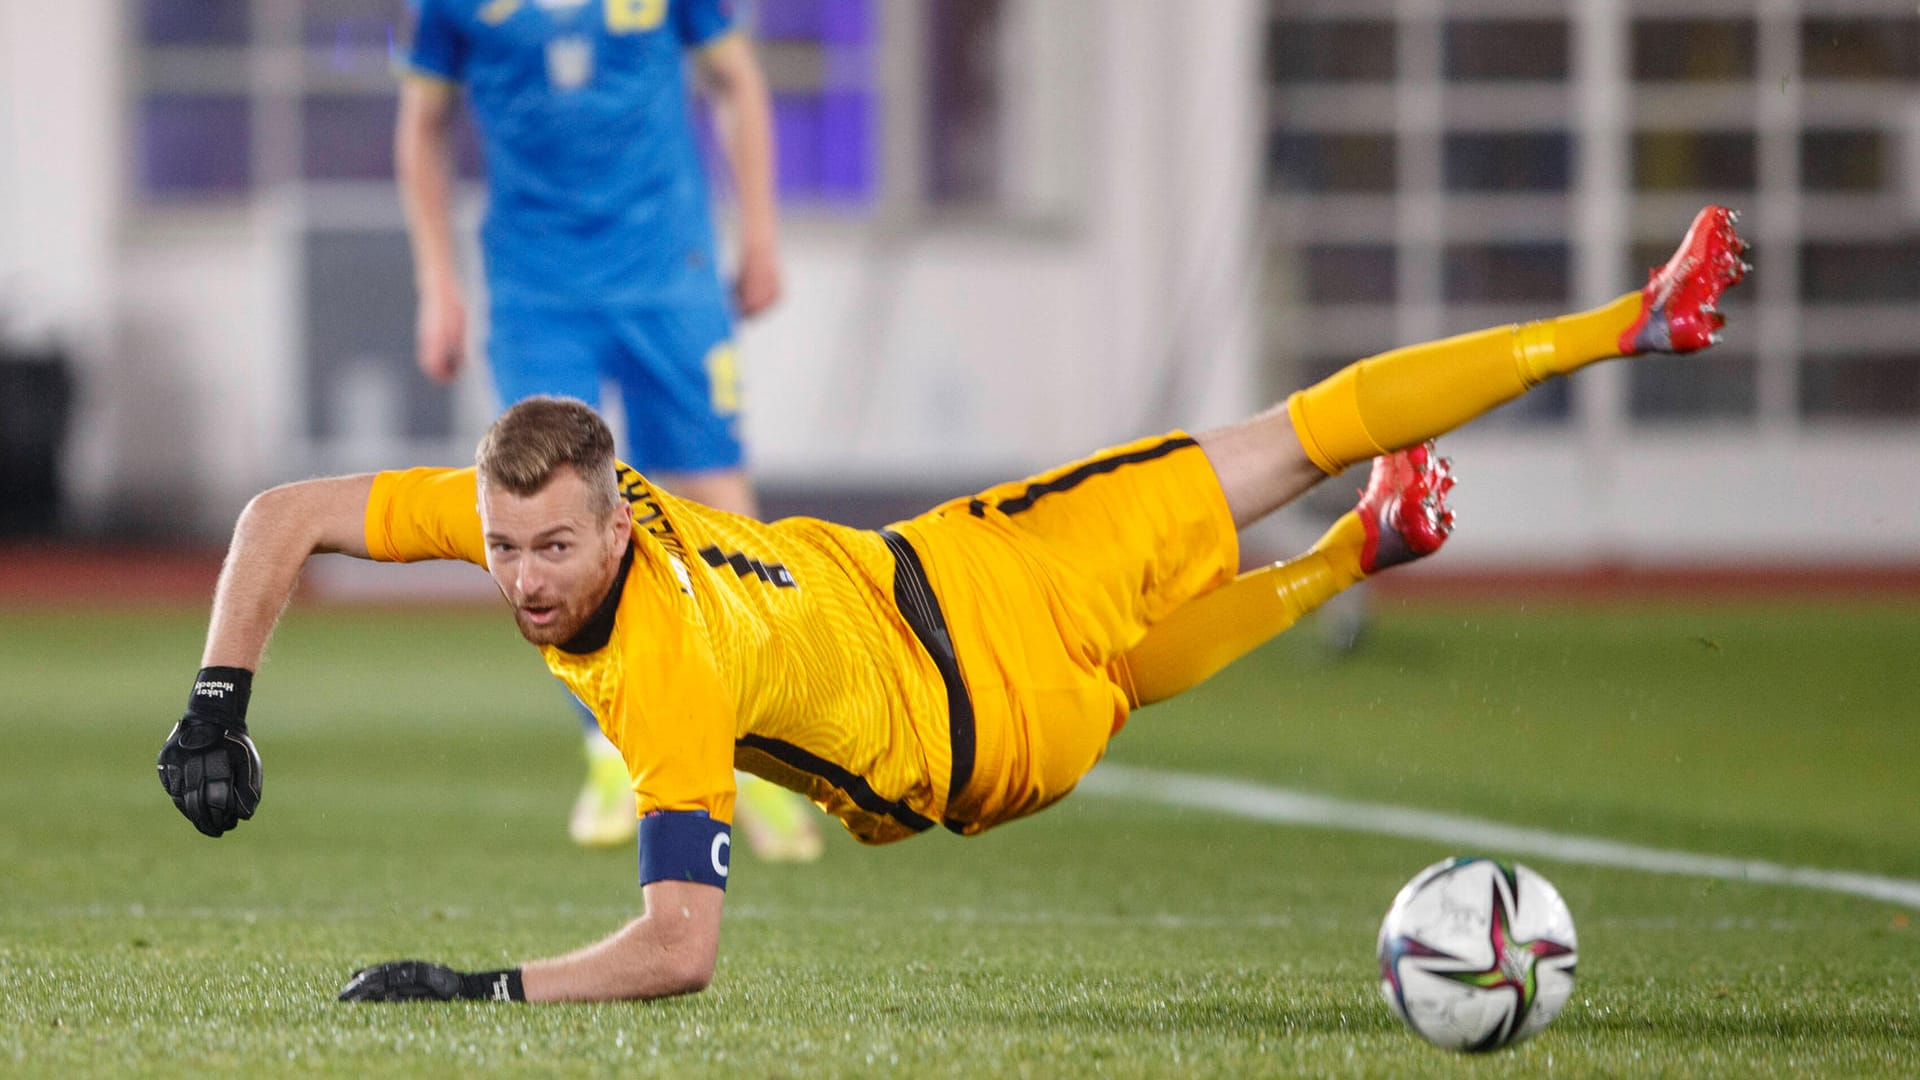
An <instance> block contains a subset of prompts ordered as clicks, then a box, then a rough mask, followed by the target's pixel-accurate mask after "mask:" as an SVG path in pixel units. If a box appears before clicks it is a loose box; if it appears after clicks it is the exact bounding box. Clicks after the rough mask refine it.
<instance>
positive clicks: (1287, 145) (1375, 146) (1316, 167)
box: [1267, 131, 1398, 192]
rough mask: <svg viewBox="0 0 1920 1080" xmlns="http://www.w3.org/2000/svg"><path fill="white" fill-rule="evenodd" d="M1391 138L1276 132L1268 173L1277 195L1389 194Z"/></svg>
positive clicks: (1393, 180) (1392, 179) (1393, 177)
mask: <svg viewBox="0 0 1920 1080" xmlns="http://www.w3.org/2000/svg"><path fill="white" fill-rule="evenodd" d="M1393 147H1394V139H1393V136H1392V135H1391V134H1385V133H1378V134H1358V133H1356V134H1338V135H1334V134H1327V135H1322V134H1313V133H1305V132H1286V131H1283V132H1277V133H1275V135H1274V136H1273V141H1272V143H1271V144H1270V145H1269V147H1268V151H1267V153H1268V161H1267V168H1268V171H1269V173H1270V174H1271V176H1272V178H1273V179H1272V181H1271V182H1272V184H1273V186H1274V187H1275V188H1276V189H1278V190H1280V191H1337V192H1390V191H1392V190H1393V189H1394V185H1395V183H1396V182H1397V180H1398V174H1397V173H1396V171H1395V169H1394V152H1393Z"/></svg>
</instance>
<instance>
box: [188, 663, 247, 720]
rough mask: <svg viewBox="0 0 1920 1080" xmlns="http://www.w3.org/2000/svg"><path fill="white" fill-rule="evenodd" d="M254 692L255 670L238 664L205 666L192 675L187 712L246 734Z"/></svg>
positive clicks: (189, 714)
mask: <svg viewBox="0 0 1920 1080" xmlns="http://www.w3.org/2000/svg"><path fill="white" fill-rule="evenodd" d="M252 696H253V672H251V671H248V670H247V669H246V668H237V667H204V668H201V669H200V674H198V675H195V676H194V677H193V692H192V693H190V694H188V695H187V715H188V716H192V717H196V718H199V719H202V720H211V721H213V722H214V723H216V724H219V725H220V726H221V727H224V728H226V729H228V730H230V731H238V732H240V733H242V734H245V733H246V730H247V701H248V699H249V698H251V697H252Z"/></svg>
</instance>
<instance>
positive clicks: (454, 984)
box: [340, 960, 527, 1001]
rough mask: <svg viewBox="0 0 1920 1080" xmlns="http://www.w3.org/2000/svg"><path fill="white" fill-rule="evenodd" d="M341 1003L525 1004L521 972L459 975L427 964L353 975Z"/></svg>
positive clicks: (392, 965) (403, 963)
mask: <svg viewBox="0 0 1920 1080" xmlns="http://www.w3.org/2000/svg"><path fill="white" fill-rule="evenodd" d="M340 1000H341V1001H525V1000H527V994H526V991H525V989H523V988H522V987H521V985H520V969H519V968H508V969H506V970H504V971H475V972H464V971H455V970H453V969H452V968H449V967H441V966H440V965H439V964H429V963H427V962H426V961H424V960H394V961H391V962H389V963H385V964H376V965H374V966H373V967H366V968H361V969H360V970H359V971H356V972H354V973H353V978H352V979H351V980H349V981H348V982H347V986H346V989H344V990H342V991H340Z"/></svg>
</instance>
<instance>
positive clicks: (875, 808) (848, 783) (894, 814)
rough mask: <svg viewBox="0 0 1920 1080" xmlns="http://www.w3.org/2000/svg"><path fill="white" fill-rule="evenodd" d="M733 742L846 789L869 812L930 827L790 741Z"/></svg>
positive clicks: (749, 738)
mask: <svg viewBox="0 0 1920 1080" xmlns="http://www.w3.org/2000/svg"><path fill="white" fill-rule="evenodd" d="M734 744H735V745H736V746H744V747H746V748H747V749H749V750H758V751H760V752H761V753H763V754H765V755H767V756H768V757H770V758H772V759H774V760H775V761H778V762H780V763H781V764H782V765H786V766H788V767H790V768H794V769H798V770H799V771H801V772H803V773H808V774H810V775H813V776H817V777H819V778H820V779H822V780H825V781H826V782H827V783H829V784H832V785H833V786H834V787H837V788H839V789H840V790H841V791H844V792H846V794H847V798H849V799H852V800H853V804H854V805H855V806H858V807H859V808H860V809H862V810H865V811H866V812H867V813H869V814H884V815H886V816H887V817H890V818H892V819H894V820H895V821H898V822H899V823H900V824H902V825H905V826H906V827H907V828H909V829H912V830H913V831H914V832H926V831H927V830H928V829H931V828H933V822H932V821H931V820H929V819H928V818H926V817H924V816H922V815H920V814H916V813H914V812H913V811H912V810H909V809H908V808H907V806H906V804H904V803H901V802H898V801H896V800H893V799H888V798H885V797H883V796H882V795H881V794H880V793H879V792H877V791H875V790H873V786H872V785H871V784H868V783H867V781H866V778H865V777H861V776H855V775H854V774H853V773H852V772H850V771H849V770H847V769H846V768H844V767H842V766H839V765H835V764H834V763H833V762H831V761H828V760H827V759H826V758H823V757H821V756H820V755H818V754H815V753H812V752H811V751H807V750H802V749H801V748H799V747H797V746H795V745H793V744H792V743H790V742H782V741H781V740H779V739H769V738H767V737H766V736H764V735H742V736H741V737H740V738H738V739H736V740H734Z"/></svg>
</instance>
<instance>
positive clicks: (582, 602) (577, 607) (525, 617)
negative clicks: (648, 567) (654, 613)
mask: <svg viewBox="0 0 1920 1080" xmlns="http://www.w3.org/2000/svg"><path fill="white" fill-rule="evenodd" d="M607 567H608V573H606V574H605V575H603V576H601V577H598V578H597V579H596V580H595V581H594V582H593V583H592V584H591V585H588V586H587V587H585V588H582V589H581V590H580V591H579V592H578V593H576V594H575V595H573V596H555V597H545V596H542V597H529V598H527V599H523V600H522V601H521V602H520V603H518V604H515V605H514V607H513V624H514V625H515V626H517V627H519V629H520V636H521V637H523V638H526V639H527V641H528V642H530V643H531V644H534V645H564V644H565V643H567V642H569V641H571V640H573V638H574V637H575V636H576V635H578V634H579V633H580V630H581V628H582V627H584V626H586V625H587V622H588V620H590V619H592V618H593V615H594V612H595V611H597V610H599V607H600V602H601V601H602V600H604V599H606V596H607V590H608V589H610V588H612V587H613V579H614V577H616V576H617V575H618V573H619V568H620V561H619V560H618V559H613V558H609V559H608V560H607ZM529 607H539V608H549V609H551V610H552V617H551V618H549V619H547V620H545V621H544V622H535V621H534V620H533V619H532V617H531V616H530V615H529V614H528V612H527V608H529Z"/></svg>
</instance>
